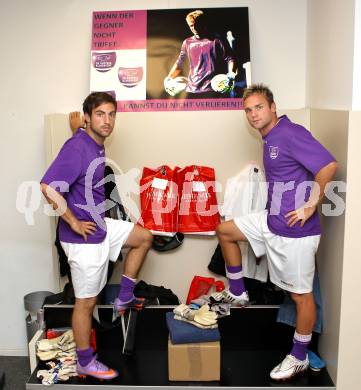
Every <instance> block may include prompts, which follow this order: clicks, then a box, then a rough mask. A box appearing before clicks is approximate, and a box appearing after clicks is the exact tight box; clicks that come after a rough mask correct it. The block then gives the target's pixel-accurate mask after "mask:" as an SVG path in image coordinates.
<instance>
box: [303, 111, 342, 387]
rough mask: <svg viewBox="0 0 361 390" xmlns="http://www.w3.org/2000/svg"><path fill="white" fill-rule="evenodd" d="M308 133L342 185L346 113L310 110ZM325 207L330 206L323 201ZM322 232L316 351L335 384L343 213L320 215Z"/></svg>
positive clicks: (318, 257)
mask: <svg viewBox="0 0 361 390" xmlns="http://www.w3.org/2000/svg"><path fill="white" fill-rule="evenodd" d="M311 129H312V133H313V134H314V136H315V137H316V138H317V139H318V140H319V141H320V142H321V143H322V144H323V145H325V146H326V147H327V149H329V150H330V151H331V153H332V154H333V155H334V156H335V158H336V159H337V161H338V165H339V166H338V171H337V174H336V177H335V180H342V181H346V173H347V139H348V136H347V135H348V112H347V111H332V110H311ZM343 198H345V197H344V196H343ZM325 203H330V202H329V201H328V200H325ZM322 229H323V235H322V240H321V243H320V247H319V251H318V254H317V265H318V269H319V276H320V284H321V291H322V300H323V314H324V329H323V333H322V336H321V338H320V346H319V347H320V352H321V354H322V356H323V357H324V358H325V360H326V361H327V368H328V370H329V372H330V375H331V377H332V378H333V380H334V381H335V380H336V377H337V356H338V345H339V341H338V334H339V326H340V309H341V294H340V291H341V288H342V264H343V240H344V233H345V231H344V230H345V215H344V213H343V214H342V215H340V216H337V217H335V216H324V215H322Z"/></svg>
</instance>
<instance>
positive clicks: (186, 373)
mask: <svg viewBox="0 0 361 390" xmlns="http://www.w3.org/2000/svg"><path fill="white" fill-rule="evenodd" d="M220 376H221V346H220V343H219V341H212V342H208V343H192V344H172V342H171V340H170V339H169V340H168V377H169V380H170V381H219V380H220Z"/></svg>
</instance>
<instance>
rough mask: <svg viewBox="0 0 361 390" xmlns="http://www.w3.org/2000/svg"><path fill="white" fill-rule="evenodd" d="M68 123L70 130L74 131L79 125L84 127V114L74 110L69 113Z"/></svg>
mask: <svg viewBox="0 0 361 390" xmlns="http://www.w3.org/2000/svg"><path fill="white" fill-rule="evenodd" d="M69 124H70V128H71V131H72V132H73V133H75V132H76V131H77V130H78V129H79V127H85V121H84V116H83V115H81V114H80V112H79V111H74V112H71V113H70V114H69Z"/></svg>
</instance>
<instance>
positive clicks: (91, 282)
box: [41, 92, 152, 379]
mask: <svg viewBox="0 0 361 390" xmlns="http://www.w3.org/2000/svg"><path fill="white" fill-rule="evenodd" d="M116 108H117V102H116V101H115V100H114V98H113V97H112V96H111V95H109V94H107V93H104V92H94V93H91V94H90V95H89V96H88V97H87V98H86V99H85V101H84V103H83V111H84V119H85V123H86V128H85V129H82V128H79V129H78V130H77V131H76V132H75V133H74V135H73V136H72V137H71V138H70V139H69V140H67V141H66V142H65V144H64V145H63V147H62V148H61V150H60V152H59V154H58V156H57V157H56V158H55V160H54V161H53V162H52V164H51V165H50V167H49V168H48V170H47V171H46V173H45V175H44V177H43V178H42V179H41V190H42V192H43V194H44V195H45V197H46V199H47V201H48V202H49V203H50V204H51V205H52V206H53V208H54V210H56V211H57V213H58V214H59V215H60V224H59V239H60V242H61V245H62V247H63V248H64V251H65V253H66V255H67V257H68V259H69V260H68V261H69V265H70V269H71V275H72V282H73V286H74V292H75V305H74V311H73V316H72V328H73V333H74V338H75V342H76V346H77V356H78V363H77V371H78V374H79V375H82V376H87V375H89V376H93V377H96V378H99V379H112V378H114V377H116V376H117V375H118V373H117V372H116V371H115V370H113V369H111V368H109V367H107V366H106V365H105V364H103V363H101V362H99V361H98V360H97V357H96V356H95V355H94V351H93V349H92V348H91V347H90V332H91V320H92V313H93V309H94V306H95V304H96V298H97V295H98V294H99V292H100V291H101V290H102V288H103V287H104V286H105V284H106V280H107V271H108V263H109V260H111V261H116V259H117V258H118V257H119V253H120V250H121V248H122V247H124V248H129V249H130V250H129V252H128V255H127V257H126V260H125V264H124V274H123V276H122V281H121V286H120V289H119V295H118V298H116V300H115V304H114V306H115V309H116V310H117V311H119V312H120V313H121V312H123V311H124V310H125V309H127V308H128V307H133V306H136V307H140V306H141V305H142V300H139V299H137V298H135V297H134V295H133V290H134V286H135V282H136V277H137V274H138V272H139V270H140V268H141V266H142V264H143V261H144V258H145V256H146V254H147V252H148V250H149V248H150V247H151V244H152V234H151V233H150V232H149V231H148V230H146V229H144V228H142V227H140V226H135V225H134V224H133V223H131V222H127V221H122V220H113V219H110V218H104V215H105V193H104V168H105V149H104V141H105V139H106V138H107V137H108V136H109V135H110V134H111V133H112V131H113V128H114V124H115V117H116Z"/></svg>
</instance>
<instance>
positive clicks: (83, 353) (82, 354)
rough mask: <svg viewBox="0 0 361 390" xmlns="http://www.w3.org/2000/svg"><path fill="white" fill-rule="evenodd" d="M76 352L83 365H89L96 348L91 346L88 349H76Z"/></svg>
mask: <svg viewBox="0 0 361 390" xmlns="http://www.w3.org/2000/svg"><path fill="white" fill-rule="evenodd" d="M76 354H77V356H78V362H79V364H80V365H81V366H82V367H85V366H87V365H88V364H89V363H90V362H91V360H92V359H93V356H94V349H93V348H92V347H89V348H87V349H78V348H77V349H76Z"/></svg>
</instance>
